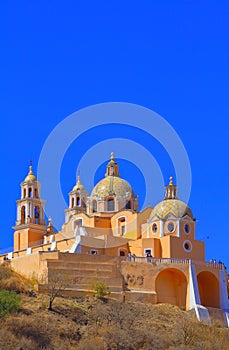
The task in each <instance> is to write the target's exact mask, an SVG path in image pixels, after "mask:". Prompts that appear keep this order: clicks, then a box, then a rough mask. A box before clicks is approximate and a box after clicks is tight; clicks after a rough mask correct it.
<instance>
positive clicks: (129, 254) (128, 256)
mask: <svg viewBox="0 0 229 350" xmlns="http://www.w3.org/2000/svg"><path fill="white" fill-rule="evenodd" d="M135 259H136V255H135V254H131V253H128V254H127V261H135Z"/></svg>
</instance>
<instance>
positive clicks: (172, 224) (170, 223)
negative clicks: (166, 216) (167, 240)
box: [167, 222, 175, 233]
mask: <svg viewBox="0 0 229 350" xmlns="http://www.w3.org/2000/svg"><path fill="white" fill-rule="evenodd" d="M167 229H168V231H169V232H170V233H172V232H173V231H174V229H175V225H174V223H173V222H169V223H168V225H167Z"/></svg>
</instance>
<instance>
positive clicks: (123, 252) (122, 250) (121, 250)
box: [118, 248, 127, 256]
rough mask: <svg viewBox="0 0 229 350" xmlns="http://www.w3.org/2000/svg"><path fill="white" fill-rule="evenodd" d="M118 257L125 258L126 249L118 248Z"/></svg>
mask: <svg viewBox="0 0 229 350" xmlns="http://www.w3.org/2000/svg"><path fill="white" fill-rule="evenodd" d="M118 255H119V256H127V248H118Z"/></svg>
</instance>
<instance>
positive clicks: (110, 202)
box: [107, 198, 114, 211]
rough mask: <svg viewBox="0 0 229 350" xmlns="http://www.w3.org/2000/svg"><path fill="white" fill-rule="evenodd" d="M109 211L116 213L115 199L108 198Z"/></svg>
mask: <svg viewBox="0 0 229 350" xmlns="http://www.w3.org/2000/svg"><path fill="white" fill-rule="evenodd" d="M107 211H114V198H108V200H107Z"/></svg>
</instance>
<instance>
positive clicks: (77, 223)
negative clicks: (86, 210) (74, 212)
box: [74, 219, 83, 227]
mask: <svg viewBox="0 0 229 350" xmlns="http://www.w3.org/2000/svg"><path fill="white" fill-rule="evenodd" d="M74 226H75V227H76V226H83V220H82V219H78V220H75V221H74Z"/></svg>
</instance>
